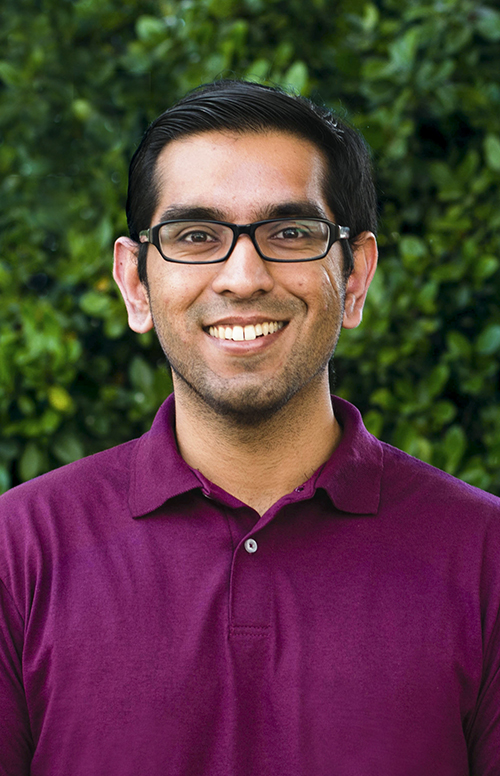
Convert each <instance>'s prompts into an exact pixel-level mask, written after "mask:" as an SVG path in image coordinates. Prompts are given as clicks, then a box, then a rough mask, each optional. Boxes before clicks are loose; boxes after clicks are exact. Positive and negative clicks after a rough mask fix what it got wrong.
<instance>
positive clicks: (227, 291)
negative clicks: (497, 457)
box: [114, 132, 377, 514]
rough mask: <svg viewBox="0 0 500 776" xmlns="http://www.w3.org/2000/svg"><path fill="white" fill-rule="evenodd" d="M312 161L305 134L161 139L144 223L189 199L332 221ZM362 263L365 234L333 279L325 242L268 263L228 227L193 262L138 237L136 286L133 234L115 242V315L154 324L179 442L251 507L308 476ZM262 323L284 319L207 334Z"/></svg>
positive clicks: (223, 208) (371, 259) (327, 451)
mask: <svg viewBox="0 0 500 776" xmlns="http://www.w3.org/2000/svg"><path fill="white" fill-rule="evenodd" d="M324 165H325V161H324V158H323V156H322V154H321V152H320V150H319V149H317V148H316V147H315V146H314V145H312V144H311V143H309V142H307V141H304V140H303V139H301V138H299V137H296V136H294V135H287V134H284V133H279V132H268V133H265V134H264V133H252V134H251V133H248V134H239V135H237V134H230V133H222V132H205V133H201V134H198V135H193V136H189V137H187V138H182V139H179V140H175V141H173V142H171V143H170V144H168V145H167V146H166V147H165V149H164V150H163V152H162V153H161V155H160V157H159V159H158V162H157V168H156V176H157V181H158V183H159V186H158V190H159V198H158V204H157V208H156V211H155V213H154V216H153V219H152V223H151V225H154V224H156V223H158V222H160V221H161V220H164V219H165V218H168V217H181V216H180V215H179V213H180V212H184V210H185V209H186V210H187V209H189V208H195V207H196V208H203V209H204V210H206V211H207V215H206V217H212V218H217V219H218V220H224V221H229V222H232V223H237V224H246V223H251V222H253V221H257V220H261V219H265V218H272V217H274V216H278V215H280V214H281V210H280V209H282V208H283V207H284V206H285V205H286V206H290V203H295V205H293V211H294V214H295V215H306V214H308V213H309V214H313V212H315V213H316V214H317V215H323V216H324V217H325V218H327V219H329V220H331V221H334V222H335V215H334V213H332V212H331V211H330V210H329V208H328V205H327V203H326V200H325V197H324V195H323V191H322V180H323V176H324ZM174 210H175V214H176V215H173V216H169V215H168V214H169V213H172V212H173V211H174ZM376 261H377V249H376V242H375V238H374V236H373V235H372V234H371V233H365V234H363V235H362V236H361V239H360V241H359V247H358V248H357V249H356V251H355V255H354V270H353V272H352V274H351V276H350V277H349V279H348V281H347V284H345V282H344V280H343V277H342V264H343V259H342V251H341V248H340V244H339V243H335V244H334V245H333V246H332V248H331V250H330V252H329V254H328V255H327V256H326V257H325V258H324V259H321V260H318V261H312V262H302V263H295V264H274V263H271V262H266V261H264V260H262V259H261V258H260V257H259V255H258V253H257V252H256V251H255V249H254V247H253V245H252V243H251V241H250V239H249V237H248V236H246V235H242V236H241V237H240V238H239V240H238V242H237V245H236V247H235V249H234V251H233V253H232V254H231V256H230V257H229V259H227V260H226V261H225V262H223V263H221V264H213V265H207V266H199V265H193V266H186V265H179V264H173V263H170V262H167V261H164V259H163V258H162V257H161V256H160V254H159V252H158V251H157V250H156V248H155V247H154V246H149V249H148V258H147V271H148V288H146V287H145V286H144V285H143V284H141V283H140V281H139V278H138V274H137V245H136V244H135V243H134V242H132V241H131V240H129V239H128V238H126V237H121V238H119V239H118V240H117V242H116V245H115V263H114V277H115V280H116V281H117V283H118V286H119V288H120V290H121V293H122V295H123V298H124V300H125V304H126V306H127V311H128V316H129V325H130V326H131V328H132V329H133V330H134V331H137V332H146V331H148V330H149V329H151V328H152V327H153V326H154V327H155V329H156V332H157V335H158V338H159V340H160V343H161V345H162V347H163V350H164V352H165V354H166V356H167V358H168V361H169V362H170V364H171V366H172V373H173V383H174V390H175V395H176V434H177V442H178V445H179V449H180V452H181V454H182V455H183V457H184V458H185V460H186V461H187V462H188V463H189V464H190V465H191V466H193V467H194V468H197V469H199V470H200V471H201V472H203V474H205V476H206V477H208V479H210V480H211V481H212V482H215V483H216V484H217V485H220V486H221V487H222V488H224V489H225V490H226V491H228V492H230V493H232V494H233V495H235V496H236V497H237V498H240V499H241V500H242V501H244V502H245V503H247V504H249V505H250V506H252V507H253V508H254V509H256V511H257V512H259V513H260V514H263V513H264V512H265V511H266V510H267V509H268V508H269V506H271V505H272V504H273V503H275V502H276V501H277V500H278V499H279V498H281V496H283V495H285V494H286V493H289V492H290V491H291V490H292V489H293V488H294V487H297V486H298V485H300V484H302V483H303V482H304V481H305V480H306V479H308V477H309V476H311V474H312V473H313V472H314V471H315V470H316V469H317V468H318V467H319V466H320V465H321V464H322V463H324V461H326V460H327V458H328V457H329V456H330V455H331V453H332V451H333V449H334V448H335V446H336V445H337V444H338V442H339V440H340V436H341V430H340V428H339V426H338V424H337V422H336V420H335V417H334V414H333V410H332V406H331V401H330V396H329V382H328V362H329V360H330V358H331V355H332V354H333V352H334V350H335V346H336V343H337V340H338V336H339V333H340V329H341V327H342V326H344V327H345V328H354V327H355V326H357V325H358V324H359V322H360V321H361V316H362V311H363V305H364V301H365V298H366V293H367V290H368V287H369V284H370V282H371V279H372V277H373V274H374V272H375V267H376ZM263 321H282V322H284V324H285V325H284V327H283V328H282V329H281V330H280V331H278V332H276V333H274V334H272V335H268V336H267V337H261V338H258V339H256V340H251V341H245V342H233V341H229V340H220V339H214V338H213V337H210V335H209V334H208V327H209V326H211V325H235V324H238V325H242V326H245V325H246V324H256V323H259V322H260V323H262V322H263Z"/></svg>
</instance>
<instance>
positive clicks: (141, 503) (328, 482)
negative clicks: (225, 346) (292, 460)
mask: <svg viewBox="0 0 500 776" xmlns="http://www.w3.org/2000/svg"><path fill="white" fill-rule="evenodd" d="M332 403H333V409H334V412H335V416H336V418H337V420H338V422H339V424H340V425H341V427H342V430H343V433H342V439H341V440H340V443H339V444H338V446H337V447H336V448H335V450H334V452H333V454H332V456H331V458H329V460H328V461H327V462H326V463H325V464H324V465H323V466H322V467H321V469H320V470H319V471H318V472H317V473H316V474H315V475H313V478H311V480H310V481H309V482H310V484H311V485H312V486H313V489H314V487H315V488H321V489H323V490H324V491H325V492H326V493H327V494H328V496H329V498H330V500H331V501H332V503H333V504H334V506H335V507H336V508H337V509H339V510H340V511H342V512H347V513H349V512H350V513H354V514H376V512H377V510H378V506H379V501H380V485H381V479H382V471H383V447H382V443H381V442H379V441H378V440H377V439H375V437H374V436H372V435H371V434H370V433H368V431H367V430H366V429H365V427H364V425H363V421H362V419H361V414H360V412H359V411H358V410H357V409H356V407H354V406H353V405H352V404H350V403H349V402H347V401H345V400H344V399H340V398H339V397H337V396H332ZM174 428H175V400H174V395H173V394H171V395H170V396H169V397H168V398H167V399H166V401H165V402H164V403H163V404H162V406H161V407H160V409H159V410H158V413H157V415H156V417H155V419H154V421H153V425H152V427H151V429H150V431H148V432H147V433H146V434H144V435H143V436H142V437H140V439H138V440H137V443H136V450H135V454H134V457H133V459H132V462H131V478H130V490H129V506H130V511H131V514H132V517H141V516H143V515H146V514H148V513H149V512H153V511H154V510H155V509H158V508H159V507H161V506H162V504H164V503H165V502H166V501H169V500H170V499H171V498H174V497H175V496H179V495H181V494H182V493H187V492H188V491H190V490H195V489H202V488H203V483H202V481H201V479H200V478H199V477H198V476H197V475H196V474H195V473H194V471H193V470H192V469H191V468H190V466H188V464H187V463H186V462H185V461H184V459H183V458H182V457H181V455H180V453H179V451H178V449H177V442H176V439H175V433H174ZM313 480H314V482H312V481H313ZM304 495H305V494H304Z"/></svg>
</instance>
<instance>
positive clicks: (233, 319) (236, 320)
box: [203, 315, 288, 336]
mask: <svg viewBox="0 0 500 776" xmlns="http://www.w3.org/2000/svg"><path fill="white" fill-rule="evenodd" d="M271 321H276V322H277V323H282V324H283V325H284V326H286V325H287V323H288V321H287V320H283V319H282V318H275V317H274V316H272V315H271V316H267V315H256V316H245V317H244V318H242V317H238V316H235V315H231V316H228V317H227V318H219V319H218V320H216V321H210V323H207V324H204V325H203V328H204V329H205V331H208V329H209V328H210V326H242V327H243V328H245V326H256V325H257V324H258V323H270V322H271ZM268 336H269V335H268Z"/></svg>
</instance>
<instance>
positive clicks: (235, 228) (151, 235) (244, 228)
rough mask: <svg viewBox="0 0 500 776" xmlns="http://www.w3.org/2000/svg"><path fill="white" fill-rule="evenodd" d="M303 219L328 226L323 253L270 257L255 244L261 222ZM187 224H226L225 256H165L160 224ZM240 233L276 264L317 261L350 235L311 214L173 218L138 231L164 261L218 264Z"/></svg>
mask: <svg viewBox="0 0 500 776" xmlns="http://www.w3.org/2000/svg"><path fill="white" fill-rule="evenodd" d="M295 219H297V220H304V221H317V222H321V223H323V224H326V225H327V226H328V243H327V247H326V250H325V251H324V253H322V254H321V255H320V256H312V257H311V258H308V259H272V258H270V257H269V256H264V254H263V253H262V251H261V250H260V248H259V246H258V245H257V241H256V239H255V230H256V229H257V228H258V227H259V226H262V225H263V224H271V223H273V222H274V223H279V222H281V221H282V222H284V223H286V222H287V221H291V220H292V221H293V220H295ZM183 223H184V224H189V223H191V224H192V223H196V224H219V225H220V226H227V227H229V229H231V231H232V233H233V241H232V243H231V245H230V248H229V250H228V251H227V253H226V255H225V256H222V258H220V259H211V260H209V261H182V260H181V259H171V258H169V257H168V256H165V254H164V253H163V251H162V249H161V247H160V239H159V233H160V229H161V228H162V226H164V225H165V224H183ZM241 234H247V235H248V236H249V237H250V239H251V241H252V243H253V246H254V248H255V250H256V251H257V253H258V254H259V256H260V257H261V259H264V261H273V262H276V263H278V264H297V263H298V262H302V261H318V260H319V259H324V258H325V256H326V255H327V253H328V251H329V250H330V248H331V247H332V245H333V244H334V243H336V242H338V241H339V240H348V239H349V235H350V229H349V227H348V226H338V225H337V224H334V223H333V221H328V220H327V219H326V218H315V217H312V216H304V217H302V218H301V217H300V216H295V217H293V216H292V217H287V218H267V219H265V220H264V221H254V222H253V224H230V223H229V222H228V221H215V220H209V219H197V218H174V219H172V220H170V221H162V222H161V223H159V224H156V225H155V226H151V227H150V228H149V229H143V230H142V231H141V232H139V240H140V242H142V243H145V242H148V243H150V244H151V245H154V246H155V248H156V249H157V251H158V253H159V254H160V256H161V257H162V259H164V260H165V261H171V262H173V263H175V264H220V263H221V262H223V261H226V260H227V259H228V258H229V257H230V255H231V253H232V252H233V250H234V248H235V246H236V243H237V241H238V238H239V236H240V235H241ZM142 237H145V238H146V239H145V240H141V238H142Z"/></svg>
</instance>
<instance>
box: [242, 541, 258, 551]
mask: <svg viewBox="0 0 500 776" xmlns="http://www.w3.org/2000/svg"><path fill="white" fill-rule="evenodd" d="M245 550H246V551H247V552H250V553H252V552H257V542H256V541H255V539H247V540H246V542H245Z"/></svg>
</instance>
